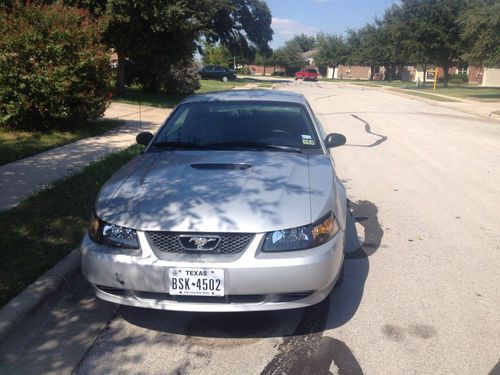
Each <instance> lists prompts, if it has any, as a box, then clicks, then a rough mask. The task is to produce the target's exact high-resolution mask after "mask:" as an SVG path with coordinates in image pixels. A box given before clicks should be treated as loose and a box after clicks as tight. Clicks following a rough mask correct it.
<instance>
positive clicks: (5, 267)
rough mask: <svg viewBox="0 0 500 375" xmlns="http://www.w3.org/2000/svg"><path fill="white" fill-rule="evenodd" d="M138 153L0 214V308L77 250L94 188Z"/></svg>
mask: <svg viewBox="0 0 500 375" xmlns="http://www.w3.org/2000/svg"><path fill="white" fill-rule="evenodd" d="M139 150H140V147H139V146H132V147H130V148H128V149H126V150H124V151H121V152H119V153H116V154H113V155H110V156H108V157H107V158H105V159H103V160H101V161H99V162H97V163H95V164H92V165H90V166H88V167H87V168H85V169H84V170H83V171H82V172H80V173H78V174H75V175H73V176H71V177H68V178H67V179H64V180H60V181H58V182H56V183H55V184H54V186H53V187H51V188H48V189H46V190H42V191H40V192H39V193H37V194H35V195H33V196H31V197H29V198H27V199H26V200H24V201H23V202H22V203H21V204H20V205H19V206H17V207H15V208H12V209H10V210H7V211H2V212H0V228H2V231H1V233H0V256H1V258H2V262H0V306H3V305H4V304H5V303H7V302H8V301H9V300H10V299H11V298H12V297H14V296H15V295H16V294H18V293H19V292H20V291H21V290H23V289H24V288H25V287H26V286H28V285H29V284H30V283H31V282H33V281H34V280H35V279H36V278H37V277H39V276H40V275H42V274H43V273H44V272H45V271H47V270H48V269H50V268H51V267H52V266H53V265H54V264H56V263H57V262H58V261H59V260H61V259H62V258H63V257H64V256H65V255H67V254H68V253H69V252H71V251H72V250H73V249H74V248H75V247H77V246H78V244H79V243H80V241H81V239H82V236H83V234H84V232H85V230H86V228H87V226H88V221H89V218H90V214H91V210H92V206H93V203H94V200H95V198H96V195H97V192H98V190H99V188H100V187H101V186H102V184H103V183H104V182H105V181H106V180H107V179H108V178H109V177H110V176H111V175H112V174H113V173H114V172H115V171H116V170H117V169H118V168H119V167H120V166H122V165H123V164H124V163H126V162H127V161H128V160H130V159H132V158H133V157H134V156H135V155H137V154H138V152H139Z"/></svg>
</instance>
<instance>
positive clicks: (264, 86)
mask: <svg viewBox="0 0 500 375" xmlns="http://www.w3.org/2000/svg"><path fill="white" fill-rule="evenodd" d="M257 87H262V88H272V87H273V84H272V83H265V82H264V83H259V84H258V85H257Z"/></svg>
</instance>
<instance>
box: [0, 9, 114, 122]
mask: <svg viewBox="0 0 500 375" xmlns="http://www.w3.org/2000/svg"><path fill="white" fill-rule="evenodd" d="M101 31H102V24H101V23H100V22H96V21H94V20H93V19H92V17H91V16H90V14H89V13H88V12H87V11H86V10H84V9H77V8H73V7H67V6H63V5H61V4H55V5H43V6H42V5H33V4H31V5H26V6H23V5H13V7H12V8H11V9H9V11H8V13H7V12H5V11H2V10H0V51H1V52H0V123H3V124H6V125H9V126H12V127H22V128H28V129H37V130H46V129H49V128H52V127H54V126H60V125H65V126H77V125H79V124H81V123H83V122H84V121H86V120H87V119H92V118H97V117H99V116H101V115H102V114H103V112H104V110H105V109H106V106H107V104H108V101H109V95H108V85H109V80H110V76H111V71H110V67H109V54H108V52H107V48H106V47H105V46H104V45H103V44H102V43H101Z"/></svg>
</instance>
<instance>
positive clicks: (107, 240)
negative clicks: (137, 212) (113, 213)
mask: <svg viewBox="0 0 500 375" xmlns="http://www.w3.org/2000/svg"><path fill="white" fill-rule="evenodd" d="M89 236H90V238H91V239H92V240H93V241H95V242H97V243H101V244H103V245H107V246H112V247H121V248H125V249H138V248H139V240H138V239H137V232H136V231H135V229H130V228H125V227H121V226H119V225H116V224H108V223H106V222H104V221H102V220H101V219H99V218H98V217H97V216H96V215H95V214H93V215H92V218H91V219H90V228H89Z"/></svg>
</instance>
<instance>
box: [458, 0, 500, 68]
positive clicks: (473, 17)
mask: <svg viewBox="0 0 500 375" xmlns="http://www.w3.org/2000/svg"><path fill="white" fill-rule="evenodd" d="M458 22H459V23H460V26H461V27H462V34H461V37H462V39H463V40H464V43H465V45H466V50H465V52H464V54H463V56H462V57H463V59H464V60H465V61H467V62H468V63H470V64H478V65H485V66H487V67H492V66H500V1H498V0H486V1H485V0H483V1H475V2H473V3H472V4H471V6H470V7H469V8H467V9H465V10H464V11H463V12H462V13H461V14H460V16H459V19H458Z"/></svg>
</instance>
